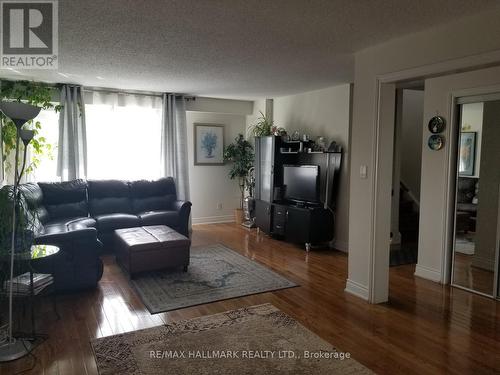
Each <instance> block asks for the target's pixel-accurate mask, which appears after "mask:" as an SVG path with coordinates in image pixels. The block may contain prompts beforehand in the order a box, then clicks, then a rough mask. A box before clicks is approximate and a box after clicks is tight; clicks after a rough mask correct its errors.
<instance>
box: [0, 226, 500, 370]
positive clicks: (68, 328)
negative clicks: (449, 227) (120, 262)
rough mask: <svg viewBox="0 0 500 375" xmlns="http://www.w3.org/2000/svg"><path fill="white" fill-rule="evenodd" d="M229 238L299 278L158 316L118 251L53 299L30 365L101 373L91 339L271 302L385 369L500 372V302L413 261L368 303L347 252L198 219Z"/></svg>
mask: <svg viewBox="0 0 500 375" xmlns="http://www.w3.org/2000/svg"><path fill="white" fill-rule="evenodd" d="M212 243H222V244H224V245H226V246H228V247H230V248H232V249H234V250H237V251H238V252H240V253H241V254H243V255H245V256H247V257H249V258H251V259H254V260H255V261H257V262H260V263H263V264H265V265H267V266H268V267H270V268H272V269H274V270H276V271H278V272H279V273H281V274H283V275H284V276H286V277H288V278H290V279H291V280H293V281H295V282H297V283H299V284H300V285H301V286H300V287H297V288H291V289H286V290H281V291H277V292H272V293H264V294H258V295H253V296H248V297H242V298H236V299H231V300H226V301H221V302H216V303H212V304H207V305H202V306H196V307H192V308H187V309H182V310H177V311H174V312H170V313H161V314H157V315H151V314H149V312H148V311H147V309H146V308H145V307H144V305H143V304H142V302H141V301H140V299H139V298H138V297H137V296H136V294H135V293H134V291H133V290H132V289H131V288H130V286H129V285H128V282H127V280H126V278H125V277H124V276H123V274H122V273H121V271H120V269H119V268H118V266H117V265H116V264H115V262H114V259H113V257H111V256H108V257H106V258H105V265H106V266H105V272H104V277H103V279H102V280H101V282H100V285H99V288H98V289H96V290H91V291H87V292H81V293H75V294H67V295H63V296H61V297H60V298H59V310H60V313H61V319H60V320H56V319H55V317H54V316H53V314H52V309H51V305H50V303H48V302H49V301H47V304H43V305H42V306H41V310H40V312H39V324H40V325H41V327H43V328H44V331H46V332H47V333H48V334H49V339H48V340H47V341H46V342H44V343H43V344H42V345H40V346H39V347H38V348H37V349H36V350H35V351H34V354H35V355H36V358H37V362H36V364H35V368H34V369H33V370H32V371H30V372H28V373H37V374H38V373H40V374H95V373H97V369H96V365H95V362H94V358H93V354H92V351H91V348H90V345H89V339H90V338H93V337H102V336H107V335H112V334H117V333H121V332H127V331H132V330H137V329H142V328H148V327H152V326H156V325H160V324H163V323H165V322H170V321H175V320H180V319H189V318H194V317H197V316H200V315H206V314H213V313H217V312H222V311H226V310H230V309H235V308H239V307H244V306H251V305H256V304H261V303H266V302H270V303H272V304H273V305H275V306H276V307H278V308H280V309H281V310H283V311H284V312H286V313H287V314H289V315H290V316H292V317H294V318H295V319H297V320H298V321H299V322H301V323H302V324H303V325H305V326H306V327H307V328H309V329H310V330H312V331H313V332H315V333H316V334H318V335H319V336H321V337H322V338H323V339H325V340H327V341H329V342H330V343H332V344H333V345H335V346H336V347H337V348H338V349H339V350H342V351H348V352H350V353H351V355H352V356H353V357H354V358H355V359H357V360H358V361H359V362H361V363H363V364H364V365H366V366H368V367H369V368H371V369H372V370H374V371H375V372H377V373H380V374H438V373H443V374H444V373H451V374H467V373H474V374H476V375H477V374H492V373H499V372H500V303H498V302H495V301H493V300H490V299H487V298H484V297H480V296H476V295H473V294H470V293H467V292H464V291H462V290H458V289H451V288H449V287H445V286H441V285H439V284H435V283H432V282H430V281H426V280H422V279H418V278H414V277H413V271H414V269H413V268H414V267H413V266H412V265H408V266H399V267H392V268H391V270H390V302H389V303H387V304H382V305H369V304H367V303H366V302H364V301H362V300H360V299H358V298H356V297H354V296H351V295H349V294H346V293H345V292H344V288H345V280H346V275H347V256H346V255H345V254H344V253H341V252H337V251H331V250H315V251H312V252H311V253H309V254H307V253H305V252H304V250H303V249H302V248H301V247H298V246H295V245H291V244H287V243H284V242H280V241H275V240H272V239H270V238H268V237H266V236H263V235H257V233H256V231H255V230H251V231H248V230H246V229H244V228H242V227H238V226H236V225H234V224H215V225H198V226H195V227H194V232H193V246H197V245H202V244H212ZM32 363H33V358H29V357H28V358H25V359H22V360H19V361H16V362H12V363H10V364H3V365H0V374H2V375H3V374H13V373H16V372H18V371H22V370H24V369H27V368H30V366H31V365H32Z"/></svg>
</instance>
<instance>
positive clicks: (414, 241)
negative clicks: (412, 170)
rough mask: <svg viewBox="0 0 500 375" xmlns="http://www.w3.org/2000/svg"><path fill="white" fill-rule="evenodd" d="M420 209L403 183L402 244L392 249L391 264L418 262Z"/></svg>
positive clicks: (400, 220) (400, 198)
mask: <svg viewBox="0 0 500 375" xmlns="http://www.w3.org/2000/svg"><path fill="white" fill-rule="evenodd" d="M418 228H419V210H418V204H417V203H416V202H415V201H414V200H413V198H412V197H411V195H410V194H409V193H408V189H407V188H406V187H405V186H404V185H403V184H401V187H400V190H399V232H400V233H401V246H399V247H398V248H397V249H391V252H390V265H391V266H399V265H402V264H412V263H417V251H418Z"/></svg>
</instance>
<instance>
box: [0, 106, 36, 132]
mask: <svg viewBox="0 0 500 375" xmlns="http://www.w3.org/2000/svg"><path fill="white" fill-rule="evenodd" d="M40 110H41V108H40V107H36V106H34V105H31V104H26V103H21V102H0V111H2V112H3V114H4V115H5V116H7V117H8V118H10V119H11V120H12V121H14V123H15V124H16V126H17V127H18V128H19V129H20V128H21V127H22V126H23V125H24V124H25V123H26V122H28V121H29V120H32V119H34V118H35V117H36V116H38V114H39V113H40Z"/></svg>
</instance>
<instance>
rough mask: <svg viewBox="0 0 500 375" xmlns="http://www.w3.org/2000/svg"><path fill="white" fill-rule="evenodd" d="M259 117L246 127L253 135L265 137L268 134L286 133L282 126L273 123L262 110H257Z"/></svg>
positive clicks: (280, 134)
mask: <svg viewBox="0 0 500 375" xmlns="http://www.w3.org/2000/svg"><path fill="white" fill-rule="evenodd" d="M259 113H260V117H259V118H258V122H257V123H256V124H254V125H252V126H250V128H249V129H248V131H249V132H251V133H253V135H254V137H267V136H269V135H276V136H283V135H286V130H285V129H284V128H282V127H278V126H276V125H274V121H273V120H271V119H270V118H269V117H267V116H266V115H265V114H264V113H262V111H259Z"/></svg>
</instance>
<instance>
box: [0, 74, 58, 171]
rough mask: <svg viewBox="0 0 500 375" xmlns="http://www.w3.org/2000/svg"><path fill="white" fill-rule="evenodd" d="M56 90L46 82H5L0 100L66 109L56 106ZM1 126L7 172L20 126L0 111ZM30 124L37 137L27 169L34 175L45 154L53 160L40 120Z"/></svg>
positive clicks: (55, 109) (0, 85)
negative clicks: (17, 126)
mask: <svg viewBox="0 0 500 375" xmlns="http://www.w3.org/2000/svg"><path fill="white" fill-rule="evenodd" d="M54 90H55V88H54V87H52V86H50V85H48V84H46V83H42V82H31V81H8V80H1V81H0V100H8V101H18V102H24V103H28V104H32V105H35V106H37V107H42V108H43V109H53V110H54V111H56V112H59V111H60V110H61V108H62V106H61V105H59V104H57V105H56V104H53V102H52V94H53V91H54ZM0 124H1V125H0V126H1V132H2V134H1V139H2V141H3V147H0V148H1V149H2V151H3V160H4V163H5V165H4V167H5V170H6V171H7V172H9V171H10V169H11V165H10V159H9V157H8V156H9V155H10V154H11V152H12V151H13V150H14V148H15V144H16V126H15V125H14V123H13V122H12V120H11V119H9V118H8V117H6V116H5V115H4V114H3V113H2V112H0ZM28 125H29V127H30V128H31V129H32V130H33V131H34V132H35V137H34V138H33V140H32V141H31V142H30V147H31V160H30V162H29V164H28V165H27V167H26V170H25V173H27V174H29V173H31V172H33V171H34V170H35V169H36V168H37V167H38V166H39V164H40V160H41V157H43V156H44V155H47V156H48V157H49V158H51V157H52V145H51V144H50V143H48V142H47V140H46V139H45V137H43V136H41V135H40V134H39V133H40V130H41V129H42V124H41V123H40V121H35V120H30V121H29V122H28ZM21 147H23V146H21ZM0 167H2V166H0Z"/></svg>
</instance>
